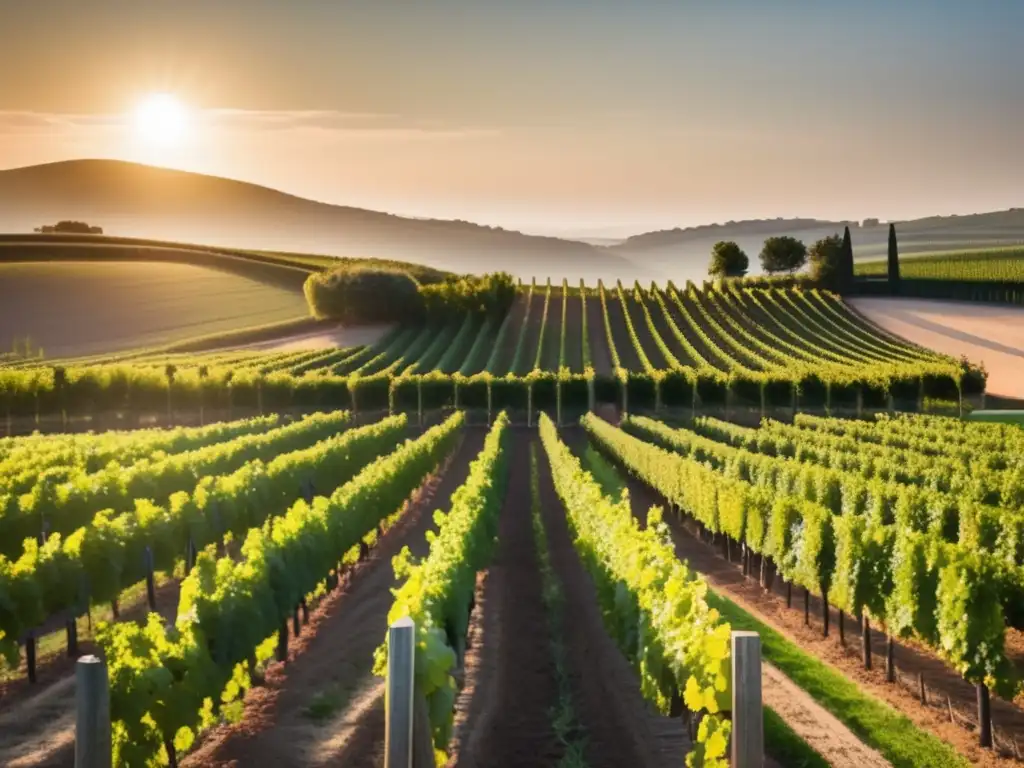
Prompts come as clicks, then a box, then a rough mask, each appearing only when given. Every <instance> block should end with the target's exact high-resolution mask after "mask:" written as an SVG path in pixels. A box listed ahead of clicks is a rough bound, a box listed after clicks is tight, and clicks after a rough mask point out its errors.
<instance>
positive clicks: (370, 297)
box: [303, 266, 423, 324]
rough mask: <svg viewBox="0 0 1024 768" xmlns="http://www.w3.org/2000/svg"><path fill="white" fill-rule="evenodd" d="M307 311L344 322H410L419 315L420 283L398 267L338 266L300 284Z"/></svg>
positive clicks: (318, 316)
mask: <svg viewBox="0 0 1024 768" xmlns="http://www.w3.org/2000/svg"><path fill="white" fill-rule="evenodd" d="M303 290H304V292H305V294H306V302H307V303H308V304H309V310H310V313H311V314H312V315H313V316H314V317H316V318H318V319H323V318H330V319H334V320H341V321H342V322H345V323H352V324H356V323H379V322H412V321H414V320H417V319H419V318H420V317H422V314H423V300H422V298H421V297H420V293H419V290H420V286H419V284H418V283H417V282H416V281H415V280H414V279H413V278H412V277H410V276H409V275H408V274H407V273H405V272H401V271H399V270H390V269H373V268H369V267H347V266H346V267H339V268H338V269H334V270H331V271H330V272H319V273H314V274H312V275H310V276H309V277H308V278H307V279H306V283H305V285H304V286H303Z"/></svg>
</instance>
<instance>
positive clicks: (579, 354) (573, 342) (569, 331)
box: [565, 294, 587, 373]
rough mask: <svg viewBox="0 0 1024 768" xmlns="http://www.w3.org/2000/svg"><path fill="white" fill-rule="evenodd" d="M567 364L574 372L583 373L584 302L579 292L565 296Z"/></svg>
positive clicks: (584, 341) (584, 340)
mask: <svg viewBox="0 0 1024 768" xmlns="http://www.w3.org/2000/svg"><path fill="white" fill-rule="evenodd" d="M565 302H566V304H567V306H566V308H565V364H566V366H567V367H568V368H569V370H570V371H572V372H573V373H583V345H584V344H585V343H587V340H586V339H584V338H583V303H582V301H581V299H580V297H579V295H578V294H569V295H567V296H566V297H565Z"/></svg>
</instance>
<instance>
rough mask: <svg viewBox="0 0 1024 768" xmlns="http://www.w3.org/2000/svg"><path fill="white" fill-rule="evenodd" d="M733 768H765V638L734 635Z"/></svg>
mask: <svg viewBox="0 0 1024 768" xmlns="http://www.w3.org/2000/svg"><path fill="white" fill-rule="evenodd" d="M730 765H731V766H732V768H762V766H763V765H764V713H763V710H762V708H761V636H760V635H758V634H757V632H733V633H732V755H731V760H730ZM389 768H390V766H389Z"/></svg>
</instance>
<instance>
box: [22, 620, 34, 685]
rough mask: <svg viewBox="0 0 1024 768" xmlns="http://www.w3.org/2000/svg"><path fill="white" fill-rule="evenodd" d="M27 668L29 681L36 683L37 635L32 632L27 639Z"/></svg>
mask: <svg viewBox="0 0 1024 768" xmlns="http://www.w3.org/2000/svg"><path fill="white" fill-rule="evenodd" d="M25 666H26V667H28V681H29V682H30V683H34V682H35V681H36V633H35V630H32V631H31V632H29V633H28V637H26V638H25Z"/></svg>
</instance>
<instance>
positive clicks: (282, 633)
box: [277, 619, 288, 661]
mask: <svg viewBox="0 0 1024 768" xmlns="http://www.w3.org/2000/svg"><path fill="white" fill-rule="evenodd" d="M277 660H278V661H287V660H288V619H281V626H280V627H279V628H278V630H277Z"/></svg>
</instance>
